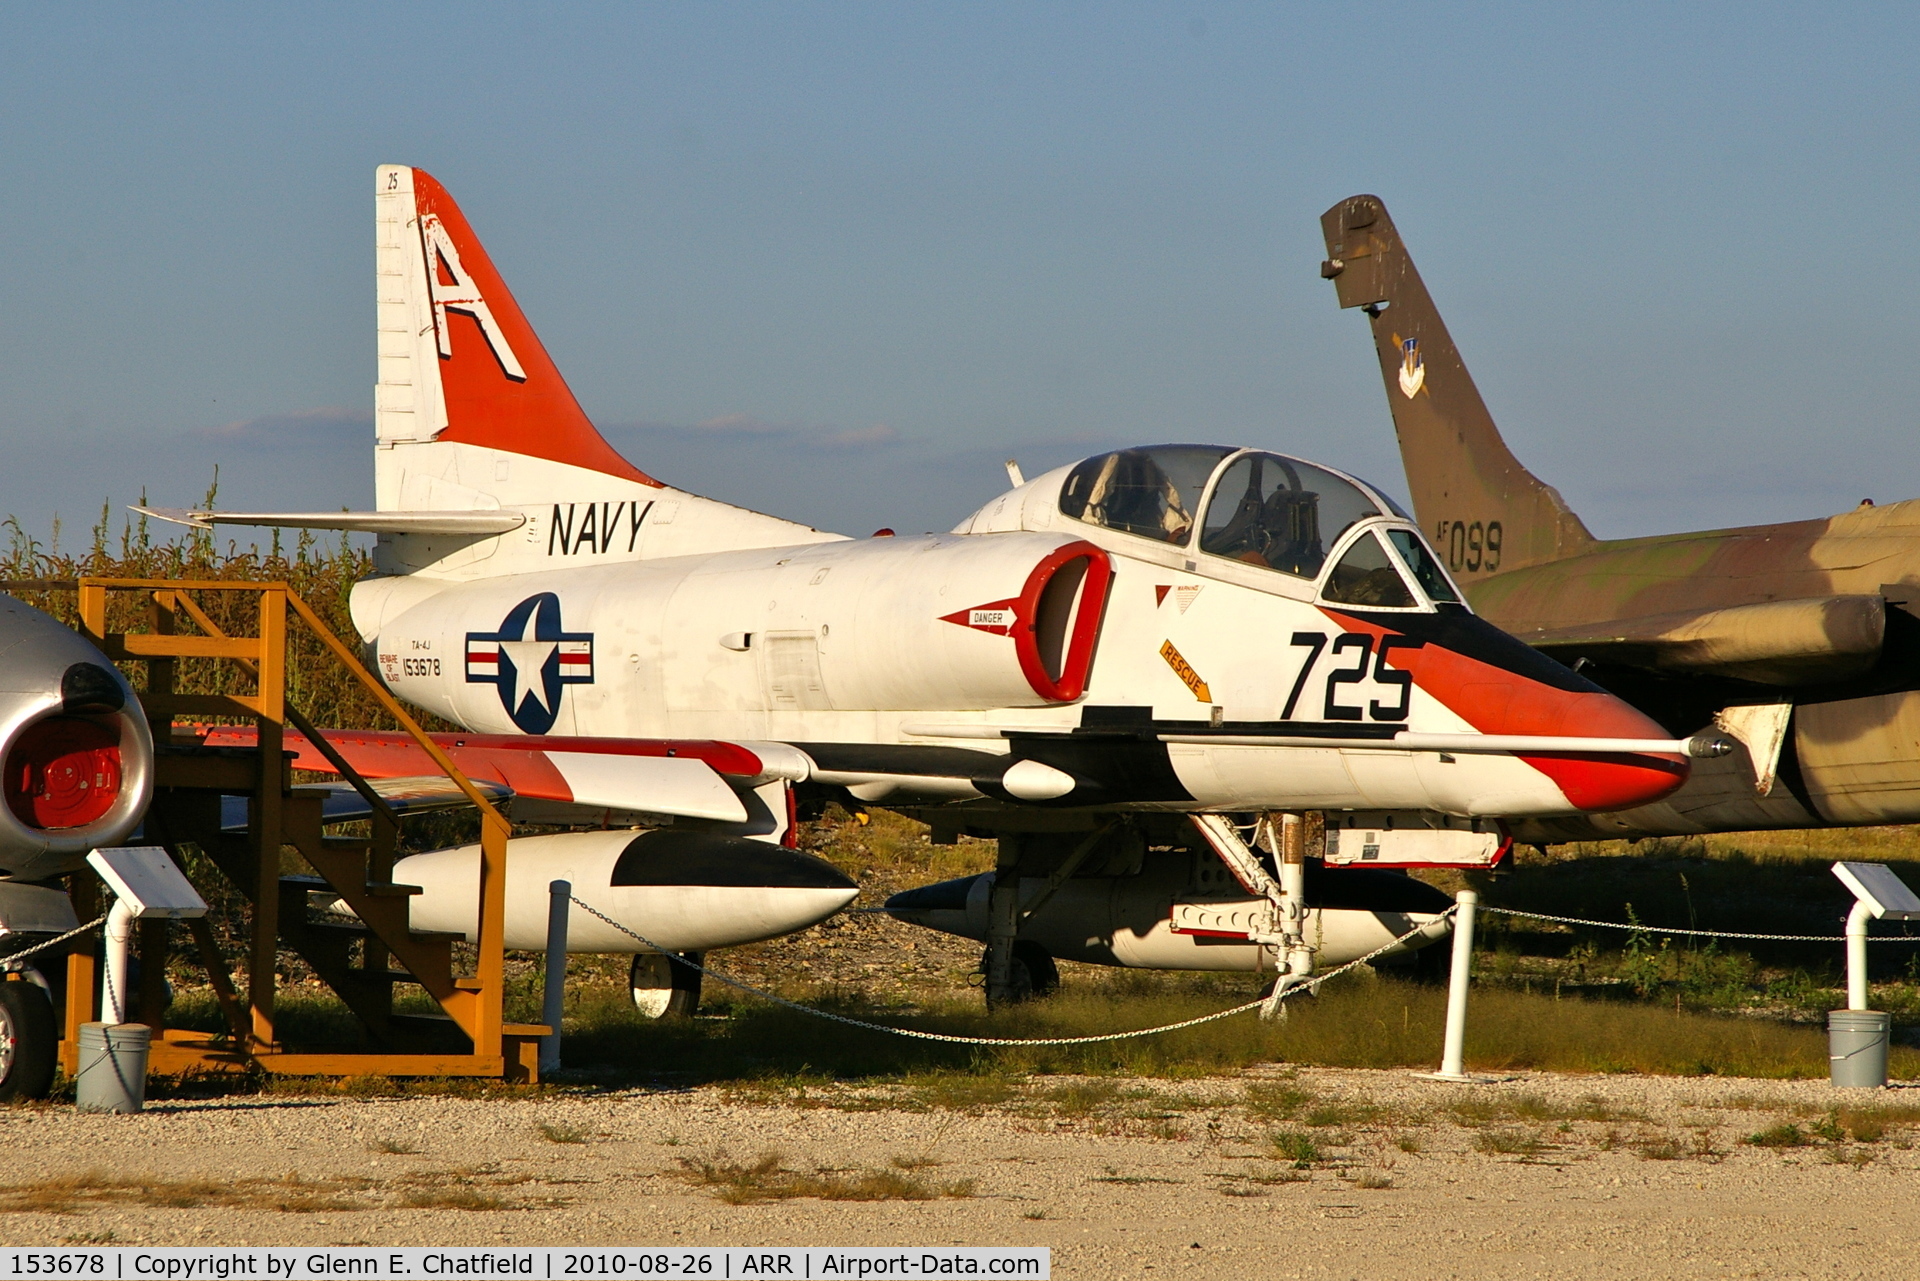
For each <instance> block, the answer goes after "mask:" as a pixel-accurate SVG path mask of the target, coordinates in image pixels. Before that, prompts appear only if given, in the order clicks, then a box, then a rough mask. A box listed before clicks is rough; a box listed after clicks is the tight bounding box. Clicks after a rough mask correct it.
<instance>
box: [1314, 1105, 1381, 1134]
mask: <svg viewBox="0 0 1920 1281" xmlns="http://www.w3.org/2000/svg"><path fill="white" fill-rule="evenodd" d="M1393 1115H1394V1113H1393V1110H1392V1109H1390V1108H1387V1107H1384V1106H1382V1105H1381V1104H1378V1103H1322V1104H1320V1105H1319V1106H1318V1107H1313V1108H1309V1109H1308V1110H1307V1112H1306V1114H1305V1115H1303V1116H1302V1117H1301V1118H1300V1124H1302V1125H1306V1126H1311V1127H1312V1128H1314V1129H1316V1130H1324V1129H1328V1128H1330V1127H1332V1126H1338V1125H1375V1124H1378V1123H1379V1122H1380V1121H1382V1120H1384V1119H1386V1118H1387V1117H1390V1116H1393Z"/></svg>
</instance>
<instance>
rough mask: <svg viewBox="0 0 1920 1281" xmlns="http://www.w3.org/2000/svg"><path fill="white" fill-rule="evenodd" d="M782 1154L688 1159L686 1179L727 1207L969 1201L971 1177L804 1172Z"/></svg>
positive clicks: (685, 1161)
mask: <svg viewBox="0 0 1920 1281" xmlns="http://www.w3.org/2000/svg"><path fill="white" fill-rule="evenodd" d="M783 1162H784V1158H783V1157H782V1156H781V1155H780V1153H778V1152H767V1153H763V1154H762V1155H761V1156H760V1157H759V1158H758V1159H757V1160H754V1161H751V1162H744V1163H743V1162H736V1161H728V1160H727V1159H726V1158H725V1157H713V1158H709V1159H704V1160H694V1159H690V1158H683V1159H682V1160H681V1162H680V1167H681V1172H682V1175H683V1177H685V1178H686V1179H688V1180H689V1181H690V1182H692V1183H695V1184H698V1185H699V1186H701V1187H707V1188H712V1189H713V1191H714V1195H715V1196H717V1197H719V1198H720V1200H722V1201H725V1202H726V1203H727V1204H728V1205H755V1204H758V1203H761V1202H765V1201H792V1200H797V1199H802V1198H810V1199H816V1200H821V1201H932V1200H935V1199H936V1198H939V1197H970V1196H972V1195H973V1193H974V1186H975V1185H974V1181H973V1180H972V1179H955V1180H953V1181H951V1182H948V1183H940V1184H934V1183H928V1182H926V1181H924V1180H921V1179H918V1178H915V1177H914V1176H913V1175H912V1174H909V1173H907V1172H906V1171H904V1170H900V1169H890V1170H856V1171H846V1170H816V1171H814V1172H813V1173H810V1174H809V1173H804V1172H801V1171H798V1170H791V1169H788V1168H787V1167H786V1165H785V1164H783Z"/></svg>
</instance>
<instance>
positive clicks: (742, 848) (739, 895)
mask: <svg viewBox="0 0 1920 1281" xmlns="http://www.w3.org/2000/svg"><path fill="white" fill-rule="evenodd" d="M609 889H610V890H611V891H612V898H613V901H615V902H617V903H618V904H619V905H620V907H619V911H620V912H622V913H632V914H634V915H635V919H636V921H642V920H643V921H644V922H645V923H646V924H648V925H651V926H652V929H651V930H649V929H646V928H641V931H640V932H641V933H643V934H646V935H647V937H648V938H651V939H654V940H655V941H656V942H659V943H661V944H663V945H666V946H669V947H671V948H672V949H673V950H676V951H680V950H685V951H699V950H704V949H706V948H711V947H731V946H735V945H738V944H741V943H753V942H758V941H760V940H762V939H770V938H778V937H780V936H781V935H783V934H791V933H793V932H795V931H796V930H804V929H806V928H807V927H808V926H811V925H817V924H819V923H820V922H821V921H824V920H826V919H827V918H828V917H830V916H832V915H833V914H834V913H835V912H838V911H840V910H841V909H842V908H844V907H846V906H847V904H849V903H851V902H853V900H854V897H855V896H856V895H857V894H859V892H860V886H859V884H858V883H857V882H855V881H854V880H852V879H851V878H850V877H848V876H847V875H846V874H845V873H843V872H841V871H840V869H839V868H837V867H835V866H834V865H833V864H831V863H829V862H827V861H826V860H825V859H822V858H815V857H814V856H813V855H811V854H803V853H801V852H800V851H799V850H790V849H786V848H783V847H782V846H779V845H770V844H768V843H767V842H765V841H752V840H747V839H746V838H744V837H738V836H721V835H716V834H714V833H710V832H676V831H673V830H671V829H661V830H659V831H653V832H643V833H641V834H640V835H639V836H637V837H635V838H634V840H633V841H632V843H631V844H629V845H628V846H627V848H626V850H625V851H624V852H622V853H621V855H620V857H619V859H618V860H617V861H616V862H615V864H614V866H613V874H612V877H611V882H610V885H609ZM616 919H618V917H616ZM655 931H657V932H655Z"/></svg>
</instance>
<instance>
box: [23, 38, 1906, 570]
mask: <svg viewBox="0 0 1920 1281" xmlns="http://www.w3.org/2000/svg"><path fill="white" fill-rule="evenodd" d="M1916 35H1920V10H1917V9H1915V8H1913V7H1911V6H1883V7H1876V6H1853V7H1849V8H1848V9H1847V10H1846V11H1845V13H1844V16H1829V11H1827V10H1823V9H1819V8H1817V7H1812V6H1774V5H1764V4H1759V5H1755V4H1747V5H1715V6H1675V5H1664V4H1663V5H1638V6H1637V5H1608V6H1587V7H1583V8H1581V9H1578V10H1575V9H1574V8H1573V7H1571V6H1530V5H1513V6H1467V7H1455V8H1451V9H1444V10H1443V9H1442V8H1441V7H1438V6H1430V5H1429V6H1397V5H1368V4H1343V5H1337V6H1335V5H1325V6H1290V5H1253V6H1245V5H1214V4H1176V3H1166V4H1153V5H1120V4H1099V5H1071V4H1060V5H1047V6H1037V5H1021V6H1007V5H991V4H981V5H965V6H959V5H902V4H872V5H865V4H813V5H783V4H763V5H719V4H701V5H651V6H643V5H620V6H592V5H570V6H560V7H549V6H543V7H540V8H535V7H532V6H521V7H514V6H488V5H471V4H469V5H459V6H435V5H407V4H383V5H368V6H355V5H347V4H337V5H328V6H324V7H323V6H293V5H282V6H260V5H246V6H220V5H213V4H203V5H197V6H192V7H184V6H174V7H160V6H151V7H137V8H136V7H132V6H99V5H86V4H71V5H63V6H45V7H40V8H37V9H28V8H26V7H24V6H15V7H10V8H8V9H6V10H5V11H4V12H3V13H0V119H4V120H5V121H6V127H5V129H4V130H0V173H3V174H4V178H0V298H4V299H5V305H4V306H3V307H0V350H4V351H5V353H6V359H5V361H4V363H3V364H0V389H3V390H0V443H4V446H5V450H6V455H5V456H6V458H7V459H8V462H9V465H8V466H7V468H6V470H5V472H4V475H5V477H6V485H5V492H4V494H3V495H0V508H4V510H5V511H7V512H11V513H12V514H14V515H16V516H18V517H19V518H20V519H21V521H22V522H23V523H24V524H25V526H26V527H27V528H28V529H30V530H32V531H34V532H36V533H38V534H39V535H40V536H41V537H43V538H44V537H45V536H46V534H47V533H48V532H49V531H50V529H51V526H52V522H53V519H54V517H55V515H56V513H58V515H59V516H60V517H61V518H62V520H63V523H64V527H65V532H64V534H63V541H65V542H71V541H74V540H77V539H78V538H80V537H81V533H80V531H81V529H83V528H84V527H85V526H86V525H90V524H91V523H92V522H93V521H94V520H95V519H97V517H98V514H99V512H100V508H101V504H102V503H103V502H109V501H110V502H112V503H113V504H115V506H116V509H117V508H118V507H119V505H121V504H124V503H127V502H131V501H134V500H136V499H137V498H138V496H139V494H140V492H141V490H142V489H143V488H144V489H145V490H146V491H147V493H148V494H149V496H150V497H151V498H152V499H153V500H154V501H156V502H159V503H164V504H184V503H188V502H191V501H194V500H196V499H197V498H198V497H199V496H200V494H201V493H202V492H203V491H204V490H205V489H206V487H207V483H208V480H209V479H210V477H211V475H212V472H213V468H214V466H215V464H216V463H217V464H218V465H219V467H220V475H221V499H222V504H223V505H225V506H229V507H249V508H253V507H266V508H314V507H336V506H341V505H351V506H365V505H368V504H369V503H370V501H371V465H370V445H371V426H370V409H371V404H372V392H371V384H372V380H373V324H372V321H373V293H372V266H373V255H372V201H371V199H370V194H371V191H370V188H371V180H372V171H373V167H374V166H375V165H376V164H378V163H381V162H398V163H410V164H416V165H419V166H421V167H423V168H425V169H428V170H429V171H431V172H432V173H434V174H435V175H436V176H437V177H439V178H440V179H441V180H442V181H443V182H445V183H446V184H447V185H448V187H449V188H450V189H451V190H452V191H453V193H454V194H455V196H456V197H457V198H458V199H459V200H460V202H461V205H462V207H463V208H464V209H465V211H466V213H467V215H468V217H469V218H470V219H471V221H472V222H473V224H474V225H475V227H476V229H477V230H478V231H479V233H480V235H481V236H482V237H483V239H484V240H485V241H486V243H487V245H488V248H489V250H490V251H491V253H492V255H493V258H494V260H495V262H496V264H497V265H498V266H499V267H500V268H501V270H502V272H503V273H504V274H505V275H506V277H507V279H508V281H509V282H510V283H511V285H512V286H513V288H514V291H515V293H516V294H517V296H518V297H519V299H520V301H521V303H522V304H523V306H524V307H525V309H526V310H527V312H528V314H529V316H530V317H531V319H532V320H533V322H534V325H535V326H536V328H537V329H539V331H540V333H541V335H542V337H543V338H544V339H545V341H546V343H547V346H548V348H549V350H551V351H552V352H553V354H554V356H555V358H556V360H557V361H558V362H559V364H560V367H561V368H562V370H563V371H564V372H565V373H566V375H567V377H568V379H569V381H570V382H571V383H572V385H573V387H574V390H575V391H576V393H577V394H578V395H579V396H580V398H581V400H582V402H583V403H584V404H585V405H586V407H587V410H588V412H589V413H590V414H592V415H593V417H594V419H595V420H596V421H597V422H598V423H600V424H601V425H602V427H603V429H604V430H605V431H606V433H607V435H608V436H609V438H611V439H612V440H613V441H614V442H615V443H616V444H617V445H618V446H620V447H621V448H622V449H623V450H625V451H626V452H628V453H629V455H630V456H631V457H632V458H633V459H634V461H635V462H637V463H638V464H640V465H641V466H642V467H645V468H646V469H648V470H649V471H652V472H654V473H655V474H657V475H660V476H662V477H663V478H665V479H668V480H670V481H673V482H675V483H679V484H684V485H686V486H687V487H689V488H693V489H695V490H697V491H699V492H703V493H707V494H710V495H711V496H713V497H717V498H722V499H727V500H729V501H735V502H742V503H745V504H748V505H750V506H756V507H760V508H762V509H765V510H771V511H775V512H777V513H779V514H782V515H788V516H792V517H796V518H799V519H804V520H808V521H811V522H813V523H816V524H820V525H823V526H826V527H830V528H835V529H840V530H843V531H845V532H850V533H856V534H857V533H865V532H868V531H869V530H871V529H872V528H874V527H876V526H879V525H890V526H895V527H898V528H900V529H902V530H903V531H905V530H910V529H922V528H928V529H937V528H945V527H947V526H949V525H951V524H952V523H953V522H954V521H955V520H957V519H959V518H960V517H961V516H963V515H964V514H965V513H966V512H967V511H969V510H971V509H972V508H973V507H974V506H976V505H978V504H979V503H980V502H983V501H985V500H986V499H987V498H989V497H991V496H992V495H993V494H994V493H996V492H998V490H999V489H1000V488H1001V487H1002V486H1003V484H1004V481H1003V477H1002V473H1001V470H1000V467H999V460H1000V459H1002V458H1004V457H1006V456H1007V455H1009V454H1013V455H1016V456H1018V457H1019V458H1020V460H1021V461H1022V463H1023V464H1024V465H1025V466H1026V467H1027V470H1028V472H1029V474H1032V473H1033V472H1035V471H1037V470H1039V469H1040V468H1042V467H1043V466H1047V465H1052V464H1055V463H1058V462H1062V461H1066V460H1068V459H1071V458H1074V457H1078V456H1080V455H1082V454H1084V453H1088V452H1092V450H1094V449H1095V448H1096V447H1099V446H1102V445H1106V444H1108V443H1118V442H1144V441H1156V440H1168V439H1202V440H1220V441H1227V442H1242V443H1247V444H1257V445H1267V446H1273V447H1277V448H1285V449H1288V450H1290V451H1292V452H1297V453H1300V454H1304V455H1306V456H1308V457H1312V458H1316V459H1319V460H1322V461H1325V462H1329V463H1332V464H1334V465H1337V466H1341V467H1346V468H1349V469H1351V470H1354V471H1357V472H1359V473H1361V474H1362V475H1366V476H1369V477H1371V478H1374V479H1377V480H1378V481H1380V482H1381V483H1383V484H1385V485H1387V486H1388V487H1390V488H1393V489H1395V490H1396V491H1404V482H1403V480H1402V478H1401V475H1400V466H1399V460H1398V457H1397V455H1396V453H1395V451H1394V448H1393V440H1392V431H1391V426H1390V422H1389V419H1388V414H1387V408H1386V403H1385V398H1384V394H1383V392H1382V390H1381V387H1380V384H1379V380H1378V377H1377V375H1376V373H1375V368H1374V365H1373V362H1372V355H1371V350H1370V346H1369V343H1368V338H1367V332H1366V324H1365V321H1364V319H1362V318H1361V317H1359V316H1357V315H1356V314H1354V313H1343V312H1341V311H1339V310H1338V308H1337V307H1336V306H1335V303H1334V299H1333V291H1332V289H1331V287H1330V286H1328V285H1327V284H1325V282H1323V281H1321V280H1320V279H1319V275H1318V270H1317V269H1318V264H1319V261H1320V258H1321V257H1322V247H1321V244H1320V240H1319V230H1318V216H1319V214H1320V212H1321V211H1322V210H1324V209H1325V208H1327V207H1328V206H1329V205H1331V204H1333V203H1334V202H1335V201H1337V200H1339V199H1341V198H1342V197H1345V196H1347V195H1350V194H1354V193H1356V192H1361V191H1370V192H1375V193H1377V194H1379V195H1380V196H1382V197H1383V198H1384V199H1385V200H1386V202H1387V204H1388V206H1389V208H1390V209H1392V211H1393V213H1394V216H1395V219H1396V221H1397V222H1398V224H1399V226H1400V228H1401V229H1402V231H1403V233H1404V234H1405V236H1406V237H1407V240H1408V244H1409V246H1410V247H1411V249H1412V251H1413V253H1414V255H1415V257H1416V259H1417V261H1418V262H1419V264H1420V267H1421V269H1422V272H1423V274H1424V275H1425V276H1426V279H1427V282H1428V284H1429V286H1430V288H1431V289H1432V290H1433V292H1434V294H1435V297H1436V299H1437V300H1438V302H1439V303H1440V306H1441V309H1442V311H1443V313H1444V314H1445V315H1446V317H1447V319H1448V321H1449V323H1450V325H1451V327H1452V328H1453V331H1454V335H1455V337H1456V339H1457V340H1458V341H1459V344H1460V346H1461V349H1462V351H1463V353H1464V355H1465V356H1466V359H1467V362H1468V365H1469V367H1470V368H1471V369H1472V371H1473V373H1474V375H1475V377H1476V379H1477V380H1478V382H1479V384H1480V387H1481V390H1482V392H1483V394H1485V396H1486V397H1487V399H1488V401H1489V403H1490V404H1491V406H1492V408H1493V410H1494V413H1495V416H1496V418H1497V419H1498V421H1499V422H1500V424H1501V426H1502V428H1503V430H1504V431H1505V432H1506V435H1507V437H1508V440H1509V442H1510V443H1511V444H1512V446H1513V447H1514V449H1515V451H1516V453H1518V454H1519V455H1520V457H1521V458H1522V460H1523V461H1524V462H1526V463H1527V464H1528V465H1529V466H1531V467H1532V468H1533V469H1534V470H1535V471H1536V472H1537V473H1539V474H1540V475H1541V476H1542V477H1544V478H1545V479H1547V480H1548V481H1550V482H1551V483H1553V484H1555V485H1557V486H1558V487H1559V488H1560V489H1561V490H1562V492H1563V493H1565V494H1566V496H1567V498H1568V499H1569V501H1570V502H1571V503H1572V504H1573V505H1574V507H1575V509H1576V510H1578V511H1579V512H1581V514H1582V515H1583V516H1584V517H1585V518H1586V520H1587V522H1588V524H1589V525H1590V526H1591V527H1593V529H1594V530H1595V532H1596V533H1599V534H1601V535H1603V536H1617V535H1627V534H1639V533H1653V532H1660V531H1664V530H1671V529H1686V528H1699V527H1703V526H1708V525H1717V524H1738V523H1749V522H1760V521H1768V520H1780V519H1787V518H1794V517H1802V516H1811V515H1818V514H1822V513H1826V512H1829V511H1836V510H1840V509H1842V508H1845V507H1850V506H1852V505H1853V504H1854V503H1855V502H1857V501H1858V500H1859V499H1860V498H1862V497H1867V496H1871V497H1874V498H1875V499H1877V500H1879V501H1881V502H1886V501H1890V500H1893V499H1897V498H1904V497H1912V496H1920V433H1916V431H1915V427H1916V417H1920V415H1917V414H1916V411H1915V408H1914V405H1915V398H1914V395H1913V390H1912V389H1913V386H1914V384H1915V382H1916V381H1920V288H1916V286H1920V255H1916V250H1915V231H1914V228H1913V225H1912V224H1913V221H1914V211H1915V210H1916V209H1917V208H1920V199H1916V197H1920V191H1916V187H1917V186H1920V169H1917V168H1916V166H1915V164H1914V157H1915V156H1916V154H1920V147H1916V143H1917V142H1920V77H1917V76H1915V74H1914V72H1913V69H1914V67H1915V66H1920V39H1916ZM115 519H116V522H117V520H118V517H117V516H116V518H115Z"/></svg>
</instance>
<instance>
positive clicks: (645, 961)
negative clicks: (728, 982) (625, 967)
mask: <svg viewBox="0 0 1920 1281" xmlns="http://www.w3.org/2000/svg"><path fill="white" fill-rule="evenodd" d="M689 961H691V962H693V965H689V964H687V962H689ZM704 963H705V957H704V954H702V953H700V952H688V953H686V954H685V955H684V956H666V955H663V954H662V953H659V952H636V953H635V954H634V957H633V968H632V969H631V970H630V971H628V974H627V986H628V988H629V989H630V990H631V992H632V995H633V1008H634V1009H636V1010H638V1011H639V1012H640V1017H641V1018H643V1019H690V1018H692V1017H693V1015H694V1012H695V1011H696V1010H698V1009H699V1008H700V977H701V975H700V971H699V970H696V969H694V968H693V966H694V965H701V964H704Z"/></svg>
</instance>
